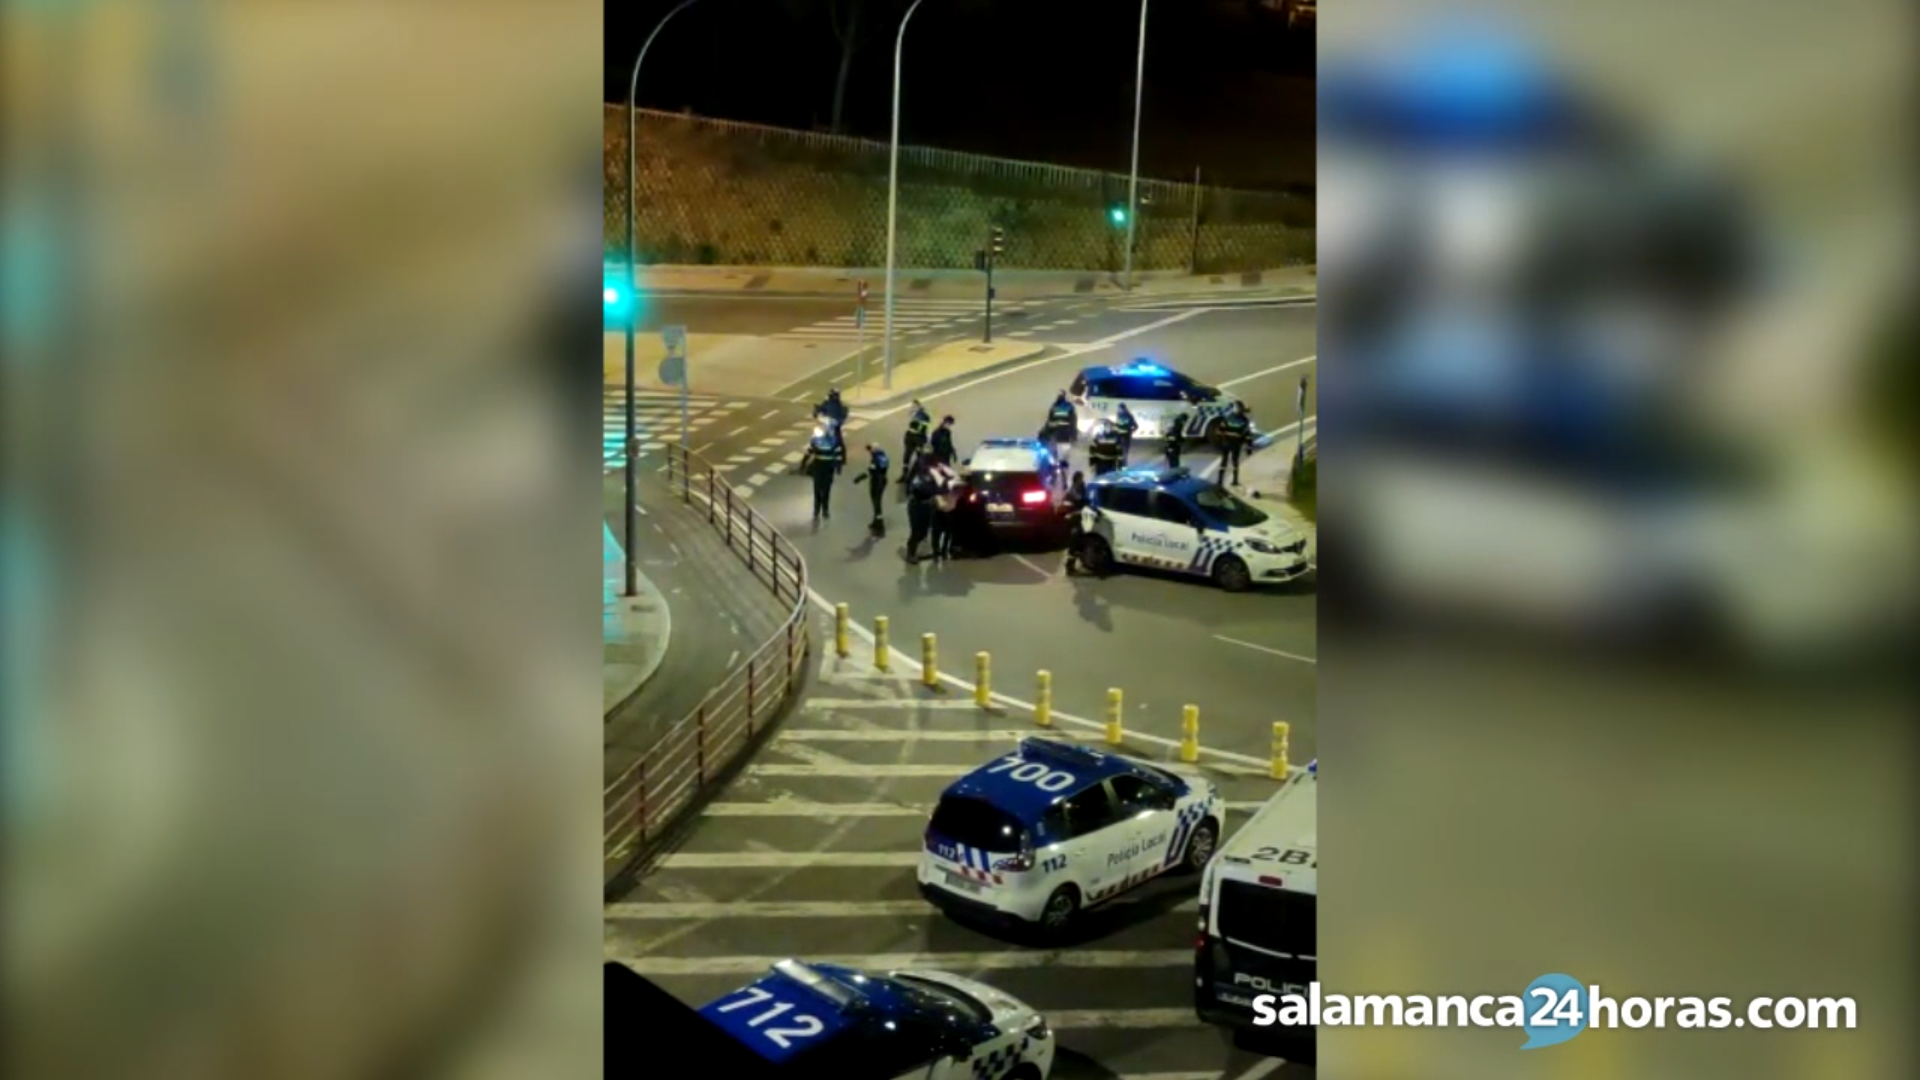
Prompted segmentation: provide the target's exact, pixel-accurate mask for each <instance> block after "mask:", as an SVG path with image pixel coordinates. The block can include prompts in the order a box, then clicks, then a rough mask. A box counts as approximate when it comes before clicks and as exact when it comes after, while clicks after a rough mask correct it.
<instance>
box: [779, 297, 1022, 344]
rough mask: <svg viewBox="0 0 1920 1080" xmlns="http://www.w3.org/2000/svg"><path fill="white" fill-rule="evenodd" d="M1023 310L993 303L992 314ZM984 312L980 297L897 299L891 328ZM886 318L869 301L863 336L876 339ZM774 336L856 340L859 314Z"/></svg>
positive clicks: (923, 326) (914, 330)
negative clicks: (976, 298) (975, 298)
mask: <svg viewBox="0 0 1920 1080" xmlns="http://www.w3.org/2000/svg"><path fill="white" fill-rule="evenodd" d="M1025 309H1026V305H1025V304H1024V303H1023V302H1021V301H1010V302H1006V303H999V302H996V303H995V304H994V306H993V314H994V318H995V320H998V319H999V318H1000V316H1001V315H1002V314H1007V315H1011V314H1013V313H1014V312H1016V311H1024V310H1025ZM983 314H984V309H983V306H982V301H980V300H933V299H899V300H895V301H894V303H893V327H894V332H895V333H896V334H899V335H901V336H907V337H910V336H912V335H914V334H926V333H931V332H933V331H936V330H950V329H953V328H955V327H958V326H961V325H963V324H967V323H977V322H979V321H980V319H981V318H982V316H983ZM886 318H887V316H886V305H885V303H884V302H883V301H880V300H875V301H873V302H871V303H870V304H869V305H868V308H867V314H866V336H867V337H868V338H873V339H875V340H878V337H879V335H880V334H881V333H883V332H884V331H885V329H886ZM773 336H774V337H775V338H776V339H778V340H781V341H857V340H859V338H860V336H861V331H860V323H859V316H858V315H856V314H854V313H853V312H848V313H847V314H845V315H840V316H837V317H835V318H831V319H822V320H820V321H819V322H815V323H809V324H807V325H806V326H800V327H795V328H794V329H792V330H788V331H786V332H785V333H780V334H775V335H773Z"/></svg>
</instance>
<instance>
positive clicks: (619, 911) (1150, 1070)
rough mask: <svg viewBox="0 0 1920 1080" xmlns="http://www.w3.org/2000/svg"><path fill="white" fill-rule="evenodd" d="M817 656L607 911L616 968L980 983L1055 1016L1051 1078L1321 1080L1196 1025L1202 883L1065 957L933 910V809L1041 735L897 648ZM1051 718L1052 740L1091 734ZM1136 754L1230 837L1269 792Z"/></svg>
mask: <svg viewBox="0 0 1920 1080" xmlns="http://www.w3.org/2000/svg"><path fill="white" fill-rule="evenodd" d="M818 630H819V632H818V633H817V635H816V637H815V640H816V641H819V642H823V643H824V642H830V641H831V640H832V632H831V626H830V625H827V623H826V621H825V620H822V622H821V624H820V626H819V628H818ZM823 651H824V652H825V653H826V655H825V656H824V657H823V659H822V660H821V662H820V665H819V669H818V679H817V681H816V683H815V687H814V690H813V694H812V696H811V697H810V698H809V699H808V700H807V701H806V702H804V703H803V704H802V705H801V706H800V707H799V708H798V709H797V710H796V711H795V713H794V714H793V715H792V716H790V717H789V718H788V719H787V720H785V721H784V722H783V724H782V726H781V728H780V730H779V731H777V732H775V733H774V736H773V738H772V739H771V740H770V741H769V742H768V743H767V744H766V745H765V746H763V747H761V748H760V749H759V750H758V751H757V752H756V753H755V755H754V757H753V758H752V759H751V760H750V761H748V762H747V763H746V764H745V766H744V767H743V768H742V770H741V772H740V774H739V775H738V776H737V777H736V778H735V779H734V781H733V782H732V783H731V784H730V785H729V786H728V787H727V788H726V789H725V790H723V791H721V792H720V793H719V794H718V795H717V796H716V798H715V799H714V801H713V802H711V803H709V804H708V805H707V806H705V807H704V808H703V809H702V811H701V812H700V815H699V817H698V818H697V819H696V820H695V822H694V823H693V824H692V827H691V828H690V829H689V831H688V832H687V834H686V837H685V839H684V841H683V842H681V843H680V844H678V845H677V846H676V847H675V849H674V850H673V851H672V852H671V853H669V854H667V855H665V856H664V857H662V858H660V859H659V860H657V861H656V862H655V863H654V864H653V866H652V867H651V868H650V869H649V871H648V873H647V874H646V876H645V877H643V878H642V879H641V880H640V882H639V884H638V885H636V886H635V888H634V889H633V891H632V892H630V893H629V894H627V895H626V896H624V897H622V898H620V900H619V901H618V902H616V903H612V904H609V905H607V907H606V910H605V912H604V924H605V929H604V941H603V951H604V954H605V956H606V958H607V959H609V960H614V961H617V962H620V963H623V964H626V965H628V966H630V967H632V968H633V969H635V970H637V971H639V972H641V973H642V974H644V975H646V976H648V977H649V978H652V979H654V980H655V981H657V982H658V983H659V984H660V985H662V986H663V987H665V988H666V989H667V990H668V991H670V992H672V993H674V994H675V995H677V996H679V997H680V998H681V999H682V1000H684V1001H687V1002H689V1003H690V1004H695V1005H698V1004H701V1003H704V1002H706V1001H709V1000H712V999H714V998H717V997H719V996H721V995H723V994H725V993H727V992H728V991H731V990H733V989H735V988H737V987H739V986H740V985H742V984H743V983H744V982H747V981H750V980H751V979H753V978H754V977H755V976H757V975H758V974H759V973H760V972H763V971H765V970H766V969H767V967H768V966H770V965H771V964H772V963H773V962H775V961H776V960H779V959H782V958H784V957H788V956H792V957H796V958H799V959H803V960H816V961H826V962H838V963H845V964H850V965H853V966H858V967H866V968H877V969H883V970H886V969H902V968H907V969H911V968H930V969H936V970H945V971H951V972H954V973H955V974H963V975H972V976H975V977H978V978H980V979H982V980H983V981H986V982H988V983H991V984H993V985H995V986H997V987H999V988H1001V989H1003V990H1005V991H1007V992H1008V993H1011V994H1013V995H1014V996H1015V997H1018V998H1020V999H1022V1000H1024V1001H1026V1002H1027V1003H1029V1004H1031V1005H1033V1006H1034V1007H1035V1008H1037V1009H1039V1010H1040V1011H1041V1012H1042V1013H1044V1014H1045V1015H1046V1016H1047V1018H1048V1021H1049V1023H1050V1024H1051V1025H1052V1026H1053V1028H1054V1029H1055V1031H1056V1032H1058V1034H1059V1040H1060V1046H1061V1048H1062V1050H1063V1051H1064V1052H1063V1054H1062V1055H1061V1057H1060V1058H1058V1059H1056V1063H1055V1068H1054V1072H1053V1080H1093V1078H1096V1077H1098V1078H1102V1080H1114V1078H1120V1080H1149V1078H1151V1080H1169V1078H1178V1080H1238V1078H1241V1077H1244V1076H1248V1075H1258V1076H1267V1075H1269V1074H1270V1073H1271V1074H1272V1075H1273V1076H1275V1077H1278V1078H1279V1080H1287V1078H1289V1077H1292V1076H1294V1075H1296V1074H1297V1075H1302V1076H1311V1073H1310V1072H1297V1071H1296V1068H1295V1067H1293V1066H1285V1067H1281V1066H1279V1065H1278V1063H1276V1062H1270V1061H1265V1060H1263V1059H1260V1058H1258V1057H1256V1056H1254V1055H1251V1054H1248V1053H1246V1052H1243V1051H1237V1050H1234V1049H1232V1048H1231V1046H1230V1045H1229V1044H1228V1040H1227V1039H1226V1037H1225V1036H1224V1035H1223V1034H1222V1033H1221V1032H1219V1031H1217V1030H1216V1029H1213V1028H1211V1027H1208V1026H1206V1025H1204V1024H1202V1023H1200V1021H1199V1020H1198V1019H1197V1018H1196V1017H1195V1015H1194V1012H1193V998H1192V989H1191V982H1192V971H1193V946H1192V938H1193V919H1194V912H1195V910H1196V908H1197V905H1198V899H1199V897H1198V887H1197V882H1196V881H1195V879H1194V878H1192V877H1190V876H1177V877H1169V878H1163V879H1160V880H1157V881H1153V882H1149V883H1147V884H1146V885H1144V886H1142V887H1140V888H1139V889H1137V890H1135V891H1134V892H1132V893H1128V894H1126V895H1124V896H1122V897H1120V898H1118V899H1117V900H1115V901H1114V902H1113V904H1112V906H1110V907H1108V908H1104V909H1100V911H1098V912H1096V913H1094V914H1093V915H1092V916H1091V919H1092V920H1093V921H1092V923H1091V924H1090V926H1089V927H1088V931H1087V940H1085V941H1083V942H1080V943H1077V944H1075V945H1073V947H1071V948H1067V949H1064V950H1053V949H1034V948H1030V947H1025V946H1022V945H1019V944H1015V943H1012V942H1009V941H1006V940H1002V939H1000V938H998V937H995V936H989V935H988V934H985V933H982V932H979V931H977V930H974V929H972V928H969V927H966V926H963V925H961V924H959V923H956V922H954V921H952V920H950V919H948V918H947V917H946V916H944V915H941V914H939V913H938V912H936V911H935V910H934V909H933V908H932V907H930V906H929V905H928V904H927V903H926V902H925V901H924V900H923V899H922V898H921V897H920V896H919V893H918V887H917V882H916V871H915V867H916V866H917V863H918V860H919V851H920V848H921V843H922V832H923V830H924V828H925V825H926V821H927V818H928V815H929V814H930V813H931V811H932V807H933V804H934V802H935V801H936V800H937V799H938V798H939V795H940V792H941V791H942V790H943V789H944V788H945V787H946V786H947V785H948V784H949V783H951V782H952V781H953V780H955V779H957V778H959V777H960V776H961V775H963V774H964V773H966V772H968V771H969V770H971V769H972V768H973V767H974V766H976V765H978V764H979V763H980V762H982V761H985V760H987V759H989V758H990V757H992V756H994V755H996V754H999V753H1004V752H1006V751H1008V750H1010V749H1012V748H1013V746H1014V745H1015V744H1016V742H1017V740H1018V739H1019V738H1021V737H1022V736H1024V735H1027V734H1030V733H1032V732H1033V730H1034V729H1033V728H1032V727H1031V721H1030V719H1029V718H1027V717H1025V716H1022V715H1016V714H1014V713H1012V712H997V713H991V714H989V713H983V712H982V711H981V710H979V709H978V708H977V707H976V706H974V704H973V702H972V699H971V695H970V694H968V693H966V692H965V691H964V690H956V691H953V692H949V693H945V694H942V693H937V692H933V691H929V690H926V689H924V688H923V687H921V686H919V685H918V680H917V679H916V678H911V677H903V674H902V673H908V672H912V673H915V674H917V669H916V667H915V664H916V663H917V658H916V659H914V660H910V659H909V658H908V657H907V656H906V655H905V654H903V653H900V652H897V651H895V652H892V653H890V657H891V664H890V665H889V666H890V668H891V673H889V672H887V671H881V670H878V669H877V668H875V667H874V664H873V661H872V658H871V656H870V654H871V653H872V646H871V645H866V646H865V647H864V654H863V649H862V648H861V647H860V646H856V647H855V649H854V653H855V655H854V656H852V657H850V658H846V659H841V658H838V657H836V656H834V655H833V654H832V650H831V649H830V648H828V649H823ZM1056 720H1057V726H1058V733H1059V734H1060V735H1063V736H1065V737H1068V738H1089V737H1097V736H1095V735H1093V734H1092V733H1091V732H1090V731H1089V730H1083V729H1082V728H1080V727H1077V726H1076V722H1069V720H1070V718H1062V717H1057V718H1056ZM1087 726H1088V728H1093V727H1097V725H1087ZM1129 750H1130V751H1133V750H1137V751H1138V752H1139V753H1141V754H1143V755H1145V756H1150V757H1152V758H1154V759H1155V760H1156V761H1157V762H1159V763H1160V764H1162V765H1165V766H1168V767H1171V768H1175V769H1179V770H1187V771H1200V772H1204V773H1205V774H1206V775H1208V777H1209V778H1210V779H1212V780H1213V781H1214V782H1215V783H1217V784H1219V785H1220V787H1221V789H1222V791H1223V793H1224V794H1225V795H1226V798H1227V799H1228V800H1229V802H1228V806H1227V811H1228V818H1227V821H1226V823H1225V824H1226V828H1227V830H1228V831H1229V832H1231V831H1232V830H1234V829H1237V828H1238V827H1239V826H1240V825H1241V823H1243V822H1244V821H1245V820H1246V819H1247V817H1248V815H1249V814H1251V813H1252V811H1253V810H1254V809H1256V808H1257V807H1258V806H1259V805H1260V804H1261V802H1262V801H1264V800H1265V799H1266V798H1267V797H1269V796H1270V795H1271V793H1272V792H1273V791H1274V790H1275V785H1274V783H1273V781H1271V780H1269V779H1267V777H1266V775H1265V770H1264V769H1263V768H1254V767H1251V766H1247V765H1238V766H1236V765H1234V764H1232V763H1231V762H1230V761H1228V760H1226V759H1224V758H1223V759H1222V760H1221V761H1220V762H1218V763H1215V762H1214V760H1213V759H1212V758H1211V757H1203V759H1202V764H1201V765H1199V766H1183V765H1179V764H1178V763H1171V762H1169V761H1168V760H1167V759H1168V758H1169V757H1170V756H1171V751H1170V750H1168V749H1166V748H1164V747H1157V744H1153V743H1150V742H1141V743H1139V744H1138V745H1137V746H1136V745H1134V744H1133V743H1132V740H1131V739H1130V740H1129ZM1276 1068H1277V1069H1279V1071H1277V1072H1275V1071H1274V1070H1275V1069H1276ZM1250 1070H1252V1071H1250Z"/></svg>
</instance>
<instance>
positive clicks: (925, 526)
mask: <svg viewBox="0 0 1920 1080" xmlns="http://www.w3.org/2000/svg"><path fill="white" fill-rule="evenodd" d="M939 493H940V485H939V483H938V482H937V481H935V480H934V478H933V468H932V466H931V463H929V462H928V461H927V459H926V458H921V459H920V464H919V466H918V467H917V468H915V469H914V470H913V479H912V480H911V481H909V482H908V483H907V561H908V562H910V563H917V562H919V561H920V544H921V542H922V541H924V540H926V539H927V534H928V533H929V532H930V531H932V529H933V500H934V498H935V496H937V495H938V494H939Z"/></svg>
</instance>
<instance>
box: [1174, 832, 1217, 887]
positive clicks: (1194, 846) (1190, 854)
mask: <svg viewBox="0 0 1920 1080" xmlns="http://www.w3.org/2000/svg"><path fill="white" fill-rule="evenodd" d="M1219 845H1220V833H1219V832H1218V830H1216V829H1215V828H1214V827H1213V822H1211V821H1203V822H1201V823H1200V827H1199V828H1197V829H1195V830H1193V835H1192V836H1189V837H1187V850H1186V851H1184V852H1182V853H1181V855H1180V868H1181V869H1182V870H1183V871H1184V872H1186V873H1189V874H1197V873H1199V872H1200V871H1202V870H1205V869H1206V868H1207V863H1208V862H1209V861H1210V860H1211V859H1212V858H1213V853H1214V852H1215V851H1216V850H1218V848H1219Z"/></svg>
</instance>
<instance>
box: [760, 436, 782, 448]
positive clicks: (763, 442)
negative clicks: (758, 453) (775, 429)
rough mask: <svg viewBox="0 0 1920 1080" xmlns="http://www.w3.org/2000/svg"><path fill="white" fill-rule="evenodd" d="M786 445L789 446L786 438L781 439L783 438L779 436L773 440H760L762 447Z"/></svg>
mask: <svg viewBox="0 0 1920 1080" xmlns="http://www.w3.org/2000/svg"><path fill="white" fill-rule="evenodd" d="M786 444H787V440H786V439H784V438H781V437H780V436H778V435H775V436H774V437H773V438H771V439H761V440H760V445H761V446H785V445H786Z"/></svg>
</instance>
